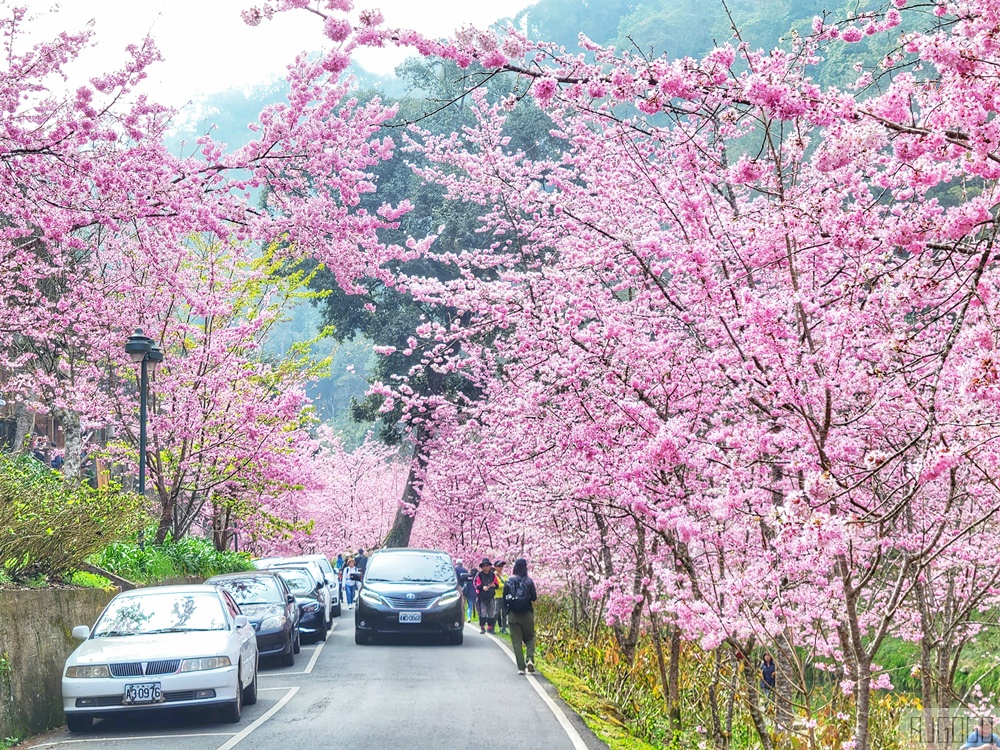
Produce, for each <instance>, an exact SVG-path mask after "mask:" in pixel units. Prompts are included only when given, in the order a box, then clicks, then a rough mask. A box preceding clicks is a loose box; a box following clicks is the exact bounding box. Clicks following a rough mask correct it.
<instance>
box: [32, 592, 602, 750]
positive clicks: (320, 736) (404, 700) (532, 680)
mask: <svg viewBox="0 0 1000 750" xmlns="http://www.w3.org/2000/svg"><path fill="white" fill-rule="evenodd" d="M555 696H556V693H555V690H554V688H552V686H551V685H549V684H548V683H547V682H546V681H545V680H544V678H542V677H541V676H524V677H522V676H520V675H518V674H517V668H516V667H515V666H514V661H513V656H512V655H511V654H510V652H509V650H507V649H505V648H503V647H501V646H500V645H499V644H498V642H497V641H496V640H495V639H494V638H493V637H491V636H489V635H480V634H479V628H478V627H476V628H473V627H471V626H468V627H466V631H465V643H464V644H463V645H462V646H451V645H445V644H442V643H426V642H422V641H420V640H415V639H411V638H406V637H399V638H393V639H386V640H380V641H379V642H377V643H375V644H373V645H368V646H359V645H356V644H355V643H354V618H353V612H346V611H345V613H344V616H343V617H341V618H339V620H337V624H336V626H335V628H334V630H333V632H332V633H331V634H330V636H329V638H328V639H327V641H326V643H325V644H321V645H303V647H302V653H300V654H299V655H298V657H297V659H296V662H295V665H294V666H292V667H279V666H277V665H276V664H274V663H270V662H262V664H261V671H260V680H259V698H258V701H257V704H256V705H254V706H248V707H245V708H244V709H243V720H242V721H241V722H240V723H239V724H220V723H218V722H217V719H216V716H215V713H214V712H213V711H204V712H203V713H192V712H174V711H169V712H150V713H148V714H145V715H142V716H131V717H128V718H123V719H118V720H113V721H112V720H105V721H99V722H97V723H95V726H94V729H93V730H91V731H90V732H88V733H85V734H70V733H69V732H68V731H66V730H65V729H63V730H62V731H56V732H52V733H49V734H48V735H46V736H45V737H43V738H39V739H37V740H35V741H34V742H32V743H30V744H29V745H28V746H29V747H31V748H81V750H83V749H84V748H86V749H88V750H89V749H90V748H106V749H108V750H139V748H141V749H142V750H234V748H238V749H239V750H300V749H305V748H316V749H317V750H320V749H325V748H341V747H343V748H349V749H350V750H383V749H391V748H400V749H401V750H452V749H454V750H480V749H482V750H507V749H508V748H509V750H541V749H543V748H544V750H585V749H589V750H597V749H598V748H606V745H604V744H603V743H601V742H600V741H599V740H597V739H596V738H595V737H594V736H593V735H592V734H591V733H590V731H589V730H588V729H587V728H586V727H585V726H584V724H583V722H582V721H581V720H580V719H579V717H577V716H576V715H575V714H573V713H572V712H571V711H570V710H569V709H568V708H566V707H565V706H564V705H563V704H562V703H561V702H560V701H559V699H558V697H555Z"/></svg>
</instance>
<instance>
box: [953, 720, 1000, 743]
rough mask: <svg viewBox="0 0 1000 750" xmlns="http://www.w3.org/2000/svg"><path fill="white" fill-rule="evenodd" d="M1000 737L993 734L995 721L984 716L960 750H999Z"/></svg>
mask: <svg viewBox="0 0 1000 750" xmlns="http://www.w3.org/2000/svg"><path fill="white" fill-rule="evenodd" d="M998 747H1000V737H997V736H996V734H994V732H993V719H992V718H991V717H989V716H984V717H982V718H981V719H980V720H979V724H978V725H977V726H976V728H975V729H973V730H972V733H971V734H970V735H969V738H968V739H967V740H966V741H965V744H964V745H962V747H961V748H960V749H959V750H997V748H998Z"/></svg>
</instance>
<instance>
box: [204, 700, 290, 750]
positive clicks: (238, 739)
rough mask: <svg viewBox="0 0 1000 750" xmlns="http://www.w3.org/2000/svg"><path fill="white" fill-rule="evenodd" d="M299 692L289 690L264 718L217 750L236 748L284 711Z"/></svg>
mask: <svg viewBox="0 0 1000 750" xmlns="http://www.w3.org/2000/svg"><path fill="white" fill-rule="evenodd" d="M297 692H299V688H298V687H293V688H289V689H288V692H287V693H285V695H284V697H283V698H281V699H280V700H279V701H278V702H277V703H275V704H274V705H273V706H271V708H269V709H268V710H267V712H266V713H265V714H264V715H263V716H261V717H260V718H259V719H257V721H255V722H254V723H253V724H251V725H250V726H248V727H247V728H246V729H244V730H243V731H242V732H240V733H239V734H237V735H236V736H235V737H232V738H231V739H230V740H229V741H228V742H226V743H225V744H223V745H220V746H219V747H218V749H217V750H232V748H234V747H236V746H237V745H238V744H240V743H241V742H242V741H243V740H245V739H246V738H247V737H248V736H249V735H250V733H251V732H253V731H255V730H256V729H259V728H260V726H261V725H262V724H264V722H266V721H267V720H268V719H270V718H271V717H272V716H274V715H275V714H276V713H278V711H280V710H281V709H283V708H284V707H285V704H286V703H288V701H290V700H291V699H292V698H294V697H295V694H296V693H297Z"/></svg>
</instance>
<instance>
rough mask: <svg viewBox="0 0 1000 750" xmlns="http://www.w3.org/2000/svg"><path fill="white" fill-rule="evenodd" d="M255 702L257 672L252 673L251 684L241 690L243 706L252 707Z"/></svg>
mask: <svg viewBox="0 0 1000 750" xmlns="http://www.w3.org/2000/svg"><path fill="white" fill-rule="evenodd" d="M256 702H257V670H256V669H254V671H253V682H251V683H250V684H249V685H247V686H246V687H245V688H243V705H244V706H252V705H253V704H254V703H256Z"/></svg>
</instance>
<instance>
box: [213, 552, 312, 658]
mask: <svg viewBox="0 0 1000 750" xmlns="http://www.w3.org/2000/svg"><path fill="white" fill-rule="evenodd" d="M205 583H207V584H211V585H214V586H218V587H219V588H221V589H225V590H226V591H228V592H229V593H230V594H231V595H232V597H233V598H234V599H235V600H236V603H237V604H239V605H240V611H241V612H242V613H243V614H244V615H246V616H247V619H248V620H250V624H251V625H253V629H254V632H255V633H256V634H257V650H258V652H260V655H261V656H278V657H280V658H281V663H282V664H284V665H285V666H291V665H292V664H294V663H295V654H297V653H298V652H299V650H300V648H301V636H300V634H299V617H300V616H299V609H298V607H297V606H296V602H295V597H294V596H293V595H292V592H291V590H290V589H289V587H288V585H287V584H286V583H285V581H284V579H282V578H281V577H280V576H279V575H277V574H276V573H274V572H272V571H270V570H259V571H253V572H247V573H227V574H225V575H219V576H213V577H212V578H209V579H208V580H207V581H205Z"/></svg>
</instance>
